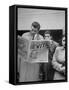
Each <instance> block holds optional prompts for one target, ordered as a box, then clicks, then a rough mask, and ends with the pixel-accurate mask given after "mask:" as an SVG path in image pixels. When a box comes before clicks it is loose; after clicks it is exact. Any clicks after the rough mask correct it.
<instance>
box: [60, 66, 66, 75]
mask: <svg viewBox="0 0 69 90" xmlns="http://www.w3.org/2000/svg"><path fill="white" fill-rule="evenodd" d="M60 71H61V72H63V73H64V74H65V66H63V67H61V68H60Z"/></svg>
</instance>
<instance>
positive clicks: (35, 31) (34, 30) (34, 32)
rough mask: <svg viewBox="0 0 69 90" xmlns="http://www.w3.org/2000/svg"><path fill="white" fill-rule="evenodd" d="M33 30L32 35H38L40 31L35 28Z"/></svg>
mask: <svg viewBox="0 0 69 90" xmlns="http://www.w3.org/2000/svg"><path fill="white" fill-rule="evenodd" d="M31 29H32V30H31V33H32V34H36V33H38V31H39V30H38V29H37V28H34V27H33V26H32V27H31Z"/></svg>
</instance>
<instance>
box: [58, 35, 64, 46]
mask: <svg viewBox="0 0 69 90" xmlns="http://www.w3.org/2000/svg"><path fill="white" fill-rule="evenodd" d="M64 37H65V35H62V38H61V39H60V40H59V45H60V46H62V39H63V38H64Z"/></svg>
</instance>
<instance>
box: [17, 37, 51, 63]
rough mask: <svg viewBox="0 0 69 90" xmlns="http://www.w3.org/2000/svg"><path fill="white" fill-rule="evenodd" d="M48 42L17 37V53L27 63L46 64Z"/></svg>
mask: <svg viewBox="0 0 69 90" xmlns="http://www.w3.org/2000/svg"><path fill="white" fill-rule="evenodd" d="M48 45H49V41H45V40H27V39H25V38H20V37H18V53H19V54H21V55H22V57H23V60H24V61H27V62H48Z"/></svg>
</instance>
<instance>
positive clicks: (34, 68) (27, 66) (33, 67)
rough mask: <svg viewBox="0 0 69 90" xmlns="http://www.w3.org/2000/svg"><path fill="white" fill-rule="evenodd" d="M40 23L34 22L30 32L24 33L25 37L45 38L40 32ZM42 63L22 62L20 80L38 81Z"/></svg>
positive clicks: (31, 38) (29, 38) (32, 38)
mask: <svg viewBox="0 0 69 90" xmlns="http://www.w3.org/2000/svg"><path fill="white" fill-rule="evenodd" d="M39 30H40V24H39V23H38V22H33V23H32V25H31V30H30V32H27V33H24V34H23V35H22V37H23V38H26V39H28V40H43V39H44V38H43V36H42V35H40V34H39ZM39 68H40V63H28V62H27V63H26V62H21V65H20V69H21V70H20V80H19V81H20V82H24V81H38V80H39Z"/></svg>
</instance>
